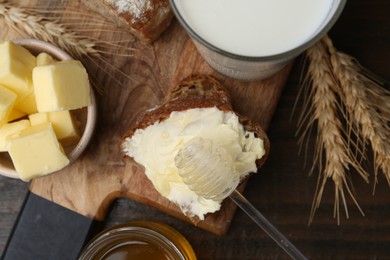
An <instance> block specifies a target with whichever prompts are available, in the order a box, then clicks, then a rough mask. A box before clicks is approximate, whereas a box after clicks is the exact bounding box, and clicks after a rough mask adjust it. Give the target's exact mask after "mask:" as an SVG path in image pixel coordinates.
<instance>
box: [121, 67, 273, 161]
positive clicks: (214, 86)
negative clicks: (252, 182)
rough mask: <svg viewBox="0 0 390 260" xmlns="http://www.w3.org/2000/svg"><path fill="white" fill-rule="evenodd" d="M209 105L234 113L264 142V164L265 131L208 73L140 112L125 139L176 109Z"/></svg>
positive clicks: (185, 81)
mask: <svg viewBox="0 0 390 260" xmlns="http://www.w3.org/2000/svg"><path fill="white" fill-rule="evenodd" d="M209 107H217V108H218V109H219V110H221V111H224V112H234V113H235V114H236V115H237V116H238V118H239V120H240V123H241V124H242V125H243V127H244V129H245V130H247V131H250V132H253V133H254V134H255V136H256V137H259V138H261V139H262V140H263V141H264V149H265V151H266V153H265V156H263V157H262V158H261V159H258V160H257V161H256V165H257V167H258V168H259V167H261V166H262V165H263V164H264V162H265V161H266V159H267V157H268V153H269V149H270V142H269V139H268V137H267V135H266V133H265V132H264V130H263V129H262V127H261V126H260V124H258V123H256V122H253V121H252V120H250V119H249V118H247V117H245V116H242V115H240V114H238V113H237V112H235V111H234V109H233V107H232V105H231V98H230V95H229V93H228V91H227V89H226V88H225V87H224V86H223V85H222V84H221V83H220V82H219V81H217V80H216V79H215V78H213V77H211V76H208V75H191V76H189V77H187V78H185V79H183V80H182V81H181V82H179V83H178V84H177V85H176V86H174V87H173V88H172V89H171V90H170V91H169V93H168V95H167V96H166V97H165V98H164V99H163V100H162V102H161V104H160V105H158V106H157V107H155V108H152V109H150V110H147V111H145V112H144V113H143V114H142V115H140V117H139V118H138V120H137V122H136V124H135V125H134V127H132V128H131V129H129V130H128V131H127V133H126V134H125V136H124V137H123V140H125V139H126V138H127V137H131V136H132V135H133V134H134V132H135V131H136V130H137V129H144V128H146V127H148V126H149V125H152V124H154V123H155V122H159V121H163V120H164V119H166V118H168V117H169V115H170V114H171V113H172V112H174V111H184V110H187V109H192V108H209ZM122 145H123V144H122Z"/></svg>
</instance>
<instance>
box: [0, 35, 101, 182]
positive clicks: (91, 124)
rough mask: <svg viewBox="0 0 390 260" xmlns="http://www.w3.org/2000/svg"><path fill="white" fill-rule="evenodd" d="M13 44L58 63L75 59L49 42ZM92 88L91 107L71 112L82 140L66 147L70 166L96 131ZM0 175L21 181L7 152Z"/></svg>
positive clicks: (1, 156) (0, 162) (0, 159)
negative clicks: (48, 57)
mask: <svg viewBox="0 0 390 260" xmlns="http://www.w3.org/2000/svg"><path fill="white" fill-rule="evenodd" d="M13 42H14V43H15V44H18V45H20V46H23V47H24V48H26V49H28V50H29V51H30V52H31V53H32V54H34V55H38V54H39V53H41V52H46V53H48V54H50V55H51V56H52V57H53V58H54V59H55V60H57V61H61V60H70V59H73V58H72V57H71V56H70V55H69V54H68V53H66V52H65V51H63V50H61V49H59V48H58V47H56V46H54V45H52V44H50V43H48V42H44V41H40V40H36V39H18V40H13ZM90 88H91V91H90V93H91V105H89V106H88V107H84V108H81V109H75V110H72V111H71V113H72V114H73V117H74V119H75V123H76V125H77V126H78V130H79V134H80V139H79V141H78V143H76V144H73V145H70V146H66V147H64V150H65V153H66V155H67V156H68V158H69V161H70V163H69V164H68V166H69V165H70V164H71V163H72V162H74V161H76V160H77V159H78V158H79V157H80V155H81V154H82V153H83V152H84V150H85V148H86V147H87V146H88V143H89V142H90V140H91V137H92V135H93V132H94V129H95V124H96V114H97V112H96V99H95V94H94V91H93V89H92V87H90ZM0 175H3V176H6V177H10V178H15V179H19V175H18V173H17V172H16V171H15V167H14V166H13V163H12V160H11V158H10V156H9V155H8V153H7V152H0Z"/></svg>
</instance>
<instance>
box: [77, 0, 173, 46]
mask: <svg viewBox="0 0 390 260" xmlns="http://www.w3.org/2000/svg"><path fill="white" fill-rule="evenodd" d="M81 2H82V3H84V4H85V5H86V6H87V7H89V8H90V9H92V10H94V11H96V12H98V13H100V14H102V15H103V16H104V17H105V18H107V19H109V20H111V21H113V22H115V23H116V24H118V25H119V26H122V27H125V28H129V30H130V31H131V32H132V33H133V34H134V35H135V36H137V37H138V38H139V39H141V40H143V41H145V42H148V43H151V42H153V41H155V40H156V39H157V38H158V37H159V36H160V34H161V33H162V32H163V31H164V30H165V29H166V28H167V27H168V26H169V24H170V22H171V20H172V18H173V12H172V10H171V7H170V5H169V0H81Z"/></svg>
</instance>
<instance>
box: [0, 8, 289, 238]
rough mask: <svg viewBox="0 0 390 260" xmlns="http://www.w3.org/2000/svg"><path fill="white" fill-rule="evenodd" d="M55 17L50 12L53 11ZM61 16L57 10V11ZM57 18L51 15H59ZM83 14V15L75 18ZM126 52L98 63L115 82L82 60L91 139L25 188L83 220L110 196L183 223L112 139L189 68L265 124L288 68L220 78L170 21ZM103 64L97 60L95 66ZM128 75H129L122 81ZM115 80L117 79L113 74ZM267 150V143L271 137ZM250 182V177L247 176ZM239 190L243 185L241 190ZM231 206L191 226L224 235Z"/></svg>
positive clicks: (103, 208)
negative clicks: (72, 159) (248, 78)
mask: <svg viewBox="0 0 390 260" xmlns="http://www.w3.org/2000/svg"><path fill="white" fill-rule="evenodd" d="M27 2H28V4H29V5H31V6H34V5H36V4H37V3H39V5H45V4H48V3H49V2H50V5H51V6H53V5H59V6H60V8H62V9H67V10H74V9H77V10H79V11H80V10H81V11H85V12H86V13H89V11H88V10H87V9H86V8H85V7H84V6H82V5H81V4H80V3H78V2H76V1H70V2H69V3H67V2H62V3H61V4H59V3H56V2H52V1H26V2H24V4H27ZM57 15H58V14H57ZM59 15H60V16H61V14H59ZM63 16H64V17H63V18H62V17H59V19H60V20H61V19H65V18H66V17H65V16H66V15H63ZM81 17H83V16H81ZM92 17H93V19H97V20H99V19H100V20H101V19H103V18H102V17H101V16H99V15H97V14H96V15H95V14H94V15H91V14H89V15H88V16H85V17H84V18H79V21H78V24H79V25H78V26H79V27H82V26H83V24H87V23H88V22H89V21H90V19H92ZM96 28H97V30H95V31H90V32H88V31H86V32H84V34H85V35H88V34H91V35H92V34H93V35H94V37H96V35H98V37H99V38H100V39H104V40H111V39H112V40H114V39H115V40H119V41H120V40H129V39H133V36H132V35H130V34H129V33H127V32H125V31H123V30H122V31H121V32H120V33H119V32H118V31H115V32H113V31H109V32H107V31H106V30H105V29H104V26H103V25H102V27H101V28H99V25H96ZM0 36H1V40H2V41H3V40H10V39H14V38H18V37H20V36H19V35H18V34H16V33H15V32H14V31H12V30H8V31H7V30H5V31H4V32H3V33H1V34H0ZM131 47H133V48H134V53H133V57H131V58H121V57H119V55H118V56H116V55H109V56H105V59H106V61H108V62H110V63H111V64H112V65H114V66H115V67H117V68H119V69H120V70H121V71H123V72H124V73H125V74H126V75H127V77H123V78H119V80H120V82H121V84H117V83H116V81H115V80H114V79H113V77H112V72H111V71H110V70H109V69H107V70H105V71H103V73H102V71H101V70H99V69H98V66H97V65H99V63H100V61H99V60H96V59H95V60H90V61H89V62H88V61H85V62H84V64H85V66H86V67H87V69H88V70H89V71H90V77H91V80H92V81H93V82H94V83H95V84H96V85H97V86H98V88H99V91H98V92H97V100H98V111H99V113H98V119H97V121H98V123H97V128H96V132H95V134H94V137H93V140H92V143H91V144H90V145H89V147H88V148H87V150H86V151H85V153H84V154H83V155H82V156H81V158H80V159H79V160H78V161H77V162H76V163H74V164H73V165H71V166H69V167H67V168H65V169H63V170H62V171H60V172H58V173H55V174H52V175H50V176H46V177H43V178H39V179H36V180H34V181H32V182H31V185H30V191H31V192H33V193H35V194H37V195H39V196H41V197H44V198H46V199H48V200H50V201H52V202H54V203H56V204H58V205H61V206H63V207H65V208H68V209H70V210H72V211H75V212H78V213H80V214H82V215H84V216H87V217H89V218H91V219H96V220H99V221H103V220H104V219H105V216H106V214H107V212H108V209H109V207H110V205H111V204H112V202H113V201H114V200H115V199H117V198H129V199H133V200H136V201H139V202H141V203H145V204H147V205H151V206H153V207H155V208H157V209H159V210H162V211H164V212H166V213H167V214H171V215H173V216H175V217H178V218H181V219H185V220H188V219H187V218H186V217H185V216H184V215H183V214H182V213H181V211H180V210H179V208H178V207H177V206H175V205H173V204H172V203H170V202H169V201H168V200H167V199H165V198H163V197H161V196H160V195H159V194H158V193H157V191H156V190H155V189H154V188H153V186H152V184H151V183H150V181H149V180H148V179H147V178H146V177H145V175H144V173H143V170H142V168H140V167H138V166H137V165H135V164H134V163H131V162H129V160H126V162H125V160H123V158H122V154H121V152H120V150H119V143H120V140H121V138H122V136H123V135H124V133H125V132H126V130H127V129H128V128H129V127H131V126H132V125H133V124H134V122H135V120H136V118H137V116H138V115H139V114H140V113H141V112H142V111H144V110H146V109H149V108H151V107H153V106H155V105H157V104H158V103H159V101H160V100H161V99H162V98H163V97H164V95H165V94H166V93H167V91H168V89H169V88H170V87H171V86H173V85H174V84H176V83H177V82H178V81H180V80H182V79H183V78H185V77H186V76H188V75H190V74H192V73H202V74H209V75H213V76H214V77H216V78H217V79H218V80H220V81H221V82H222V83H223V84H224V85H225V86H226V87H227V88H228V89H229V91H230V94H231V96H232V98H233V107H234V108H235V110H236V111H237V112H239V113H241V114H243V115H246V116H248V117H249V118H251V119H253V120H255V121H258V122H260V124H261V125H262V126H263V127H264V128H265V129H266V128H267V127H268V126H269V124H270V121H271V119H272V115H273V112H274V110H275V108H276V106H277V103H278V100H279V97H280V95H281V92H282V89H283V86H284V84H285V82H286V79H287V77H288V75H289V71H290V68H291V65H289V66H287V67H286V68H285V69H283V70H282V71H281V72H279V73H278V74H276V75H274V76H272V77H270V78H268V79H266V80H262V81H256V82H250V83H249V82H243V81H238V80H233V79H229V78H226V77H224V76H222V75H221V74H218V73H217V72H215V71H214V70H213V69H212V68H211V67H209V66H208V65H207V64H206V63H205V61H204V60H203V59H202V58H201V56H200V55H199V54H198V52H197V50H196V49H195V47H194V45H193V43H192V42H191V40H190V39H189V37H188V36H187V34H186V33H185V32H184V30H183V29H182V28H181V26H180V25H179V23H178V22H177V21H176V20H173V22H172V24H171V26H170V27H169V28H168V30H167V31H165V33H164V34H163V35H162V36H161V37H160V38H159V40H158V41H156V42H155V43H154V44H152V45H150V44H144V43H142V42H140V41H138V40H134V42H133V43H132V45H131ZM100 65H101V66H102V67H106V68H107V66H106V65H104V64H100ZM128 78H130V79H128ZM117 79H118V78H117ZM271 149H272V140H271ZM249 181H250V180H249ZM242 188H243V187H242ZM235 209H236V207H235V205H233V203H232V202H231V201H230V200H226V201H225V202H224V203H223V206H222V209H221V210H220V211H219V212H218V213H215V214H209V215H208V216H207V217H206V219H205V220H204V221H202V222H200V223H199V224H198V226H199V227H201V228H203V229H205V230H208V231H210V232H212V233H215V234H219V235H222V234H224V233H226V231H227V230H228V228H229V225H230V223H231V220H232V218H233V214H234V211H235Z"/></svg>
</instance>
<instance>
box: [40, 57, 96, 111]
mask: <svg viewBox="0 0 390 260" xmlns="http://www.w3.org/2000/svg"><path fill="white" fill-rule="evenodd" d="M33 85H34V91H35V98H36V102H37V108H38V112H51V111H59V110H71V109H77V108H81V107H85V106H88V105H90V103H91V96H90V87H89V81H88V74H87V72H86V70H85V68H84V67H83V65H82V64H81V62H80V61H76V60H67V61H61V62H56V63H54V64H50V65H45V66H37V67H35V68H34V69H33Z"/></svg>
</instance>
